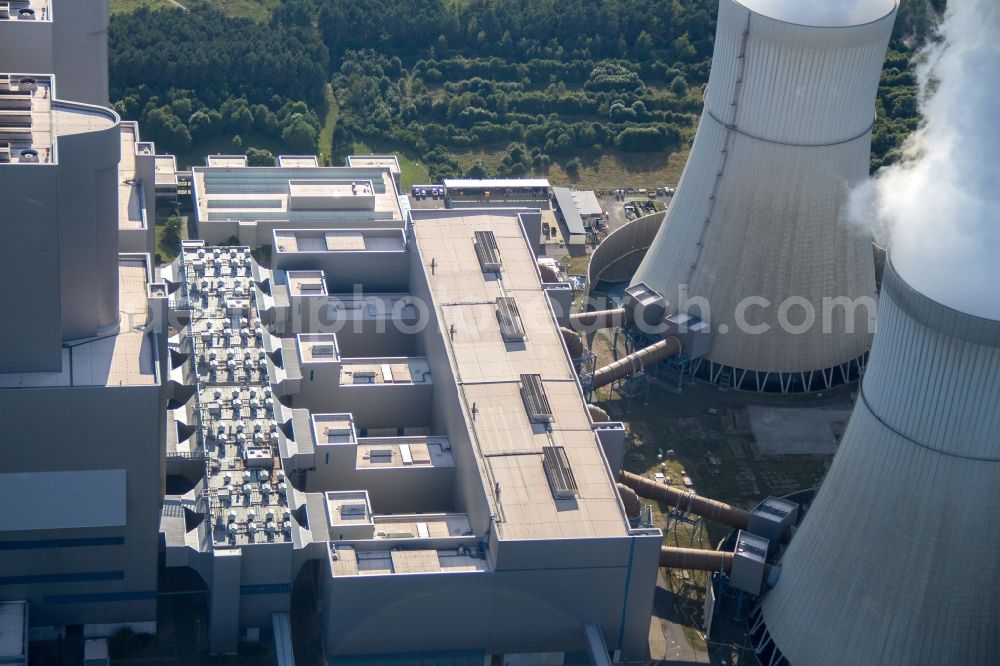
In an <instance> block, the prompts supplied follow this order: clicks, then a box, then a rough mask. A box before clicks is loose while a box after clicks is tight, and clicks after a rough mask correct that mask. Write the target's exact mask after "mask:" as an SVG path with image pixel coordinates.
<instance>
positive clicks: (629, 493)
mask: <svg viewBox="0 0 1000 666" xmlns="http://www.w3.org/2000/svg"><path fill="white" fill-rule="evenodd" d="M615 488H617V489H618V496H619V497H621V498H622V505H623V506H624V507H625V514H626V515H627V516H628V517H629V518H638V517H639V515H640V514H641V513H642V500H640V499H639V496H638V495H636V494H635V491H634V490H632V489H631V488H629V487H628V486H626V485H625V484H624V483H616V484H615Z"/></svg>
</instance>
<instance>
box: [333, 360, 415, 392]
mask: <svg viewBox="0 0 1000 666" xmlns="http://www.w3.org/2000/svg"><path fill="white" fill-rule="evenodd" d="M340 383H341V385H347V384H352V385H356V386H357V385H365V384H430V383H431V368H430V365H428V363H427V359H426V358H421V357H410V358H378V359H350V358H347V359H344V361H343V364H342V365H341V368H340Z"/></svg>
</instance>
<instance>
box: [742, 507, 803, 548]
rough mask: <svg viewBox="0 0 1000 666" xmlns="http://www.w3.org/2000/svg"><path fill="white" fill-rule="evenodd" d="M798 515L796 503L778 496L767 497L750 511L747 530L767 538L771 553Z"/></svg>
mask: <svg viewBox="0 0 1000 666" xmlns="http://www.w3.org/2000/svg"><path fill="white" fill-rule="evenodd" d="M798 517H799V505H798V504H796V503H795V502H790V501H788V500H785V499H781V498H778V497H768V498H767V499H765V500H764V501H762V502H761V503H760V504H758V505H757V506H756V507H755V508H754V510H753V511H751V512H750V521H749V523H748V524H747V531H749V532H752V533H753V534H756V535H759V536H761V537H764V538H765V539H767V540H768V541H769V542H770V544H771V545H770V552H771V553H773V552H774V551H775V550H777V548H778V545H779V544H781V542H782V541H783V540H784V537H785V535H786V534H787V533H788V532H789V530H791V529H792V526H793V525H794V524H795V522H796V521H797V520H798Z"/></svg>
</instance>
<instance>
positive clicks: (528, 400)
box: [521, 375, 552, 423]
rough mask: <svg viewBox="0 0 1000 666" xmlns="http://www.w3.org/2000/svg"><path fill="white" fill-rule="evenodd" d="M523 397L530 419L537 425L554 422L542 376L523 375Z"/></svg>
mask: <svg viewBox="0 0 1000 666" xmlns="http://www.w3.org/2000/svg"><path fill="white" fill-rule="evenodd" d="M521 397H522V398H524V405H525V409H526V410H527V412H528V418H530V419H531V420H532V421H533V422H535V423H549V422H551V421H552V407H551V406H550V405H549V398H548V396H546V395H545V387H544V386H543V385H542V376H541V375H521Z"/></svg>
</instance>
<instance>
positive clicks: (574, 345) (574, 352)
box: [559, 326, 583, 361]
mask: <svg viewBox="0 0 1000 666" xmlns="http://www.w3.org/2000/svg"><path fill="white" fill-rule="evenodd" d="M559 332H560V333H561V334H562V339H563V342H564V343H565V344H566V351H568V352H569V357H570V358H571V359H573V360H574V361H575V360H576V359H578V358H580V357H581V356H583V340H581V339H580V335H579V334H578V333H576V332H575V331H571V330H569V329H568V328H566V327H565V326H560V327H559Z"/></svg>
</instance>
